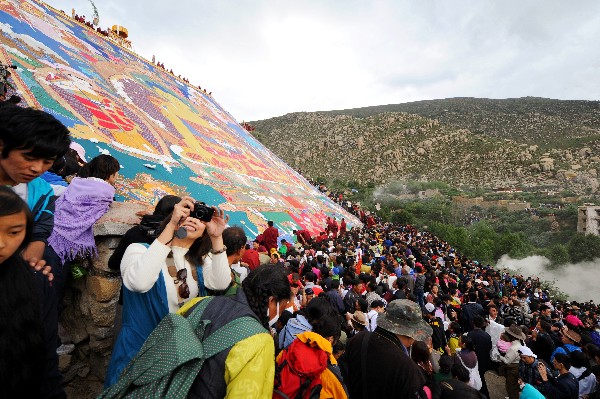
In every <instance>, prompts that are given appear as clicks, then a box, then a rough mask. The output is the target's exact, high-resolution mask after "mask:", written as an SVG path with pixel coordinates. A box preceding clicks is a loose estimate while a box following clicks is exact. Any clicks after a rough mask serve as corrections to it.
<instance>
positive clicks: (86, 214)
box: [48, 177, 115, 263]
mask: <svg viewBox="0 0 600 399" xmlns="http://www.w3.org/2000/svg"><path fill="white" fill-rule="evenodd" d="M114 195H115V188H114V187H113V186H111V185H110V184H108V183H107V182H105V181H104V180H100V179H95V178H87V179H82V178H79V177H76V178H74V179H73V181H72V182H71V184H70V185H69V187H68V188H67V190H66V191H65V193H64V194H63V196H62V197H60V198H59V199H57V200H56V206H55V208H56V209H55V212H54V230H53V231H52V234H51V235H50V237H49V238H48V243H49V244H50V245H51V246H52V248H53V249H54V251H55V252H56V253H57V255H58V256H59V257H60V260H61V262H63V263H64V262H65V260H73V259H75V258H76V257H77V256H83V257H85V256H88V255H94V256H95V255H97V253H98V250H97V248H96V241H95V240H94V223H96V222H97V221H98V219H100V218H101V217H102V215H104V214H105V213H106V212H107V211H108V207H109V206H110V204H112V202H113V197H114Z"/></svg>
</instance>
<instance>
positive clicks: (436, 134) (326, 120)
mask: <svg viewBox="0 0 600 399" xmlns="http://www.w3.org/2000/svg"><path fill="white" fill-rule="evenodd" d="M490 101H495V100H490ZM456 102H457V104H460V106H459V105H456V107H455V108H453V110H452V118H450V117H449V116H447V117H446V118H445V119H444V118H435V119H430V118H427V117H423V116H419V115H416V114H415V113H416V112H415V113H412V114H409V113H403V112H383V113H378V112H379V111H382V110H384V109H388V108H391V107H392V106H382V107H370V108H366V109H356V110H346V111H332V112H317V113H294V114H288V115H284V116H281V117H278V118H271V119H267V120H263V121H257V122H252V125H253V126H254V127H255V128H256V131H255V132H254V134H255V136H256V137H257V138H258V139H259V140H260V141H261V142H263V143H264V144H265V145H267V146H268V147H269V148H271V149H272V150H273V151H274V152H275V153H276V154H278V155H279V156H281V157H282V158H283V159H285V160H286V161H287V162H288V163H289V164H290V165H292V166H294V167H295V168H297V169H299V170H301V171H302V172H303V173H305V174H306V175H307V176H310V177H312V178H318V177H328V178H330V179H332V180H333V179H338V180H340V181H345V182H351V181H356V182H358V183H362V184H364V183H366V182H369V181H374V182H376V183H383V182H386V181H390V180H402V179H421V180H441V181H445V182H447V183H450V184H452V185H455V186H461V185H463V186H470V187H488V188H495V187H506V186H514V185H525V186H534V187H535V186H539V187H542V186H543V187H554V188H557V189H560V190H563V189H568V190H572V191H574V192H576V193H579V194H586V193H594V192H596V191H597V190H598V187H599V184H598V180H597V179H596V177H597V168H598V167H599V166H600V155H599V154H600V140H599V138H600V135H599V134H598V132H597V130H596V129H597V126H596V124H597V123H596V119H597V118H598V115H597V114H598V111H597V110H596V109H595V108H594V107H593V105H594V104H595V106H597V104H596V103H592V102H568V104H562V102H559V105H561V104H562V105H564V106H565V107H566V106H567V105H568V106H570V107H575V108H576V109H577V115H579V116H580V119H579V120H578V122H577V123H579V124H578V125H577V126H579V127H577V129H580V130H578V132H580V134H574V133H573V134H567V133H565V132H566V131H567V130H569V131H570V130H574V129H576V128H575V127H573V126H572V125H570V123H571V122H570V120H569V118H567V117H566V114H565V112H566V111H564V110H563V111H557V109H559V108H560V106H557V107H554V106H553V105H552V104H554V100H549V104H550V105H548V106H547V107H548V108H549V109H553V110H554V111H548V112H547V114H544V115H543V116H541V114H539V115H540V116H539V117H538V119H539V122H535V123H534V122H532V123H530V124H526V125H523V123H524V122H523V119H522V117H523V115H528V114H529V113H531V112H533V111H531V110H533V109H539V107H541V105H540V104H541V103H543V101H541V99H531V101H529V100H528V99H522V100H520V101H517V102H510V101H509V102H508V103H504V104H505V105H506V104H509V103H510V104H512V105H510V107H509V108H510V113H509V112H508V111H509V108H507V109H505V110H504V111H501V110H494V107H493V106H492V105H491V104H490V103H489V102H488V100H482V101H481V102H482V103H484V104H487V105H486V107H476V106H474V105H472V104H473V103H477V102H478V101H477V99H473V101H471V100H469V101H467V102H462V99H456ZM424 103H427V102H419V103H418V104H416V103H412V104H400V106H404V107H405V108H407V109H408V108H411V107H412V111H418V112H420V113H423V114H425V113H427V112H429V114H430V115H431V116H436V115H439V114H440V112H442V111H441V107H442V105H441V104H445V105H448V104H449V103H452V101H450V102H449V100H440V102H439V103H436V102H435V101H432V102H429V103H428V105H427V104H426V105H427V106H424ZM520 103H523V104H526V105H523V107H522V108H519V107H520V106H519V104H520ZM575 103H580V104H579V105H577V104H575ZM469 104H471V105H469ZM553 107H554V108H553ZM427 109H429V111H427ZM448 109H451V108H448ZM565 109H568V107H567V108H565ZM586 109H587V110H588V111H587V115H588V116H587V119H584V118H583V115H586ZM350 111H351V112H350ZM448 112H450V111H448ZM551 112H554V113H556V114H557V115H561V116H560V117H559V116H556V118H559V119H560V121H561V123H560V124H555V125H553V126H554V128H553V129H554V130H552V131H546V130H544V129H543V126H544V124H546V122H547V120H548V118H550V116H548V115H550V113H551ZM350 114H351V115H350ZM563 116H564V118H563ZM486 118H487V119H486ZM519 118H521V119H519ZM479 119H481V120H488V121H489V123H487V124H486V123H483V122H482V124H481V125H478V123H477V120H479ZM461 121H462V122H461ZM492 121H493V123H494V124H498V125H499V126H500V127H501V128H499V129H496V130H495V131H492V130H490V128H489V126H491V124H492ZM543 121H546V122H543ZM458 122H461V123H462V125H464V127H460V126H457V125H460V124H461V123H458ZM573 123H576V121H574V122H573ZM477 126H482V127H481V128H479V129H476V128H477ZM511 126H520V130H519V131H518V134H517V133H514V130H513V128H512V127H511ZM559 126H562V128H561V129H563V130H562V131H561V130H560V129H559V128H558V127H559ZM582 126H583V127H582ZM467 127H469V128H467ZM584 127H585V129H584ZM485 129H488V130H485ZM475 130H476V131H477V132H479V133H475V132H474V131H475ZM494 132H496V133H494ZM498 132H499V133H498ZM502 132H511V134H510V135H508V134H505V133H502ZM527 132H530V133H527ZM503 136H510V137H503ZM538 136H539V139H536V137H538ZM557 137H559V138H560V140H559V139H557Z"/></svg>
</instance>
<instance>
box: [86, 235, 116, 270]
mask: <svg viewBox="0 0 600 399" xmlns="http://www.w3.org/2000/svg"><path fill="white" fill-rule="evenodd" d="M112 254H113V250H112V249H111V248H109V247H108V246H107V245H104V244H103V243H101V244H99V245H98V257H97V258H94V260H93V263H92V264H93V266H94V268H95V269H98V270H101V271H102V272H106V273H111V274H114V275H117V274H118V272H117V271H115V270H111V269H109V268H108V260H109V259H110V256H111V255H112Z"/></svg>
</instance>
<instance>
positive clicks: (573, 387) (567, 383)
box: [539, 353, 579, 399]
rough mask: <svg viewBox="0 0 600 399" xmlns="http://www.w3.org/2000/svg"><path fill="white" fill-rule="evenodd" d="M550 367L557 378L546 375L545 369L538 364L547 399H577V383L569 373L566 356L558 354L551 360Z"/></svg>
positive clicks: (568, 361)
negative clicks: (555, 370)
mask: <svg viewBox="0 0 600 399" xmlns="http://www.w3.org/2000/svg"><path fill="white" fill-rule="evenodd" d="M552 365H553V366H554V368H555V369H557V370H558V377H556V378H553V377H552V376H551V375H548V372H547V371H546V367H545V366H544V365H543V364H541V363H540V366H539V371H540V377H541V379H542V387H543V390H544V393H545V395H546V397H547V398H548V399H577V398H578V397H579V381H577V378H575V376H574V375H573V374H571V373H570V372H569V368H571V360H570V359H569V356H568V355H565V354H564V353H558V354H556V355H555V356H554V360H552Z"/></svg>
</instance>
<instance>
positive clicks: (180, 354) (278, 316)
mask: <svg viewBox="0 0 600 399" xmlns="http://www.w3.org/2000/svg"><path fill="white" fill-rule="evenodd" d="M119 168H120V165H119V162H118V161H117V160H116V159H115V158H113V157H112V156H109V155H99V156H97V157H95V158H93V159H90V160H88V159H87V157H86V154H85V151H84V150H83V148H82V147H81V146H79V145H77V144H76V143H74V142H72V141H71V140H70V136H69V132H68V130H67V129H66V128H65V127H64V126H63V125H62V124H61V123H60V122H59V121H58V120H56V119H55V118H54V117H53V116H51V115H50V114H47V113H45V112H43V111H38V110H33V109H28V108H21V107H17V106H15V105H12V104H3V105H2V106H0V182H1V183H2V184H1V187H0V397H31V398H35V397H42V398H64V397H65V393H64V390H63V388H62V386H61V376H60V373H59V371H58V355H62V354H65V353H68V352H69V351H70V350H72V345H71V346H69V344H68V343H67V342H63V341H62V340H61V337H60V334H59V333H58V330H59V322H58V320H59V315H60V312H61V310H62V307H61V297H62V295H63V293H64V289H65V285H67V284H68V281H69V279H70V278H71V277H70V276H71V275H72V268H73V267H74V265H75V264H76V263H77V264H78V260H81V259H86V258H90V257H94V255H95V253H96V245H95V241H94V236H93V226H94V223H95V222H96V221H97V220H98V219H99V218H100V217H101V216H102V215H103V214H104V213H105V212H107V210H108V209H109V207H110V205H111V203H112V201H113V198H114V194H115V189H114V184H115V181H116V180H117V178H118V172H119ZM337 198H338V202H339V203H341V204H343V205H344V206H345V207H346V208H347V209H348V210H350V211H352V212H353V213H354V214H355V215H357V216H358V217H360V218H361V220H362V221H363V222H364V223H365V224H364V226H353V227H351V228H350V226H347V225H346V221H345V219H341V220H340V221H339V222H338V221H337V220H336V219H335V218H333V217H331V218H328V219H327V220H324V221H323V231H321V232H318V234H313V233H311V232H309V231H307V230H295V231H294V232H293V237H292V239H290V238H289V237H285V238H284V237H282V236H281V235H280V232H279V230H278V228H277V227H276V225H275V224H274V223H273V222H272V221H269V222H268V223H267V228H266V229H265V230H264V231H263V232H262V233H261V234H260V235H258V236H257V237H255V238H253V239H249V238H248V237H247V236H246V233H245V231H244V229H243V228H241V227H238V226H229V225H228V220H229V218H228V216H227V215H226V213H225V212H224V211H223V210H221V209H219V208H216V207H208V206H206V205H205V204H203V203H202V202H200V200H201V198H191V197H177V196H166V197H164V198H162V199H161V200H160V201H159V202H158V203H157V204H156V207H155V209H154V212H153V213H151V214H145V215H143V216H142V218H141V220H140V224H139V225H136V226H134V227H132V228H131V229H130V230H129V231H128V232H127V233H126V234H125V235H124V236H123V238H122V240H121V242H120V244H119V246H118V247H117V248H116V249H115V251H114V253H113V255H112V256H111V258H110V260H109V265H108V266H109V267H110V268H111V269H113V270H114V271H115V272H118V273H120V275H121V278H122V281H123V288H122V293H121V301H120V303H121V304H122V323H121V325H122V327H121V330H120V332H119V334H118V337H117V340H116V344H115V346H114V348H113V352H112V357H111V360H110V365H109V368H108V371H107V373H106V378H105V390H104V392H103V393H102V395H101V397H102V398H116V397H128V396H135V397H145V398H152V397H156V398H163V397H173V398H178V397H190V398H222V397H244V398H269V397H273V398H309V397H310V398H316V397H320V398H352V399H354V398H392V397H395V398H456V397H459V396H460V397H461V398H484V397H489V396H490V394H489V390H488V386H487V380H486V373H487V376H488V377H489V376H490V373H493V374H496V375H498V376H504V378H505V387H506V391H507V395H508V397H509V398H510V399H516V398H544V397H545V398H552V399H554V398H589V399H593V398H598V397H600V392H599V390H598V384H597V378H598V377H599V376H600V334H599V332H598V331H599V330H600V327H599V325H598V322H599V319H598V315H599V312H598V307H597V305H596V304H594V303H593V302H592V301H589V302H586V303H576V302H562V301H556V300H554V299H553V298H552V296H551V293H550V292H548V291H547V290H545V289H544V288H543V286H542V283H541V282H540V281H539V279H536V278H532V277H527V276H522V275H516V274H514V273H511V272H509V271H506V270H496V269H494V268H493V267H492V266H490V265H482V264H479V263H478V262H477V261H476V260H472V259H468V258H466V257H465V256H462V255H461V254H460V253H459V252H457V251H456V250H455V249H454V248H452V247H451V246H450V245H449V244H448V243H447V242H444V241H443V240H441V239H440V238H438V237H435V236H433V235H431V234H430V233H428V232H426V231H419V230H418V229H416V228H415V227H413V226H407V225H395V224H390V223H386V222H384V221H382V220H380V219H379V218H377V217H376V215H374V214H370V213H369V214H368V213H367V212H364V211H363V210H362V209H360V207H359V206H358V204H349V203H347V202H346V201H344V199H343V198H341V197H340V196H339V195H338V196H337ZM48 265H50V266H51V270H50V268H49V267H48Z"/></svg>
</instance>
